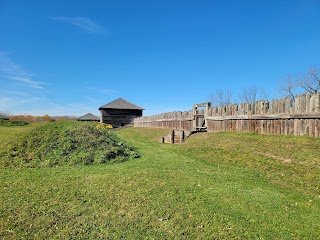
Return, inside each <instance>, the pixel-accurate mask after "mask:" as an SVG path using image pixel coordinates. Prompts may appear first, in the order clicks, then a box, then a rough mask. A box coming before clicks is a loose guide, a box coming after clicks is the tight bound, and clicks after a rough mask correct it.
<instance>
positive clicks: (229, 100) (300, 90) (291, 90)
mask: <svg viewBox="0 0 320 240" xmlns="http://www.w3.org/2000/svg"><path fill="white" fill-rule="evenodd" d="M277 90H279V91H280V92H281V94H282V96H281V97H284V98H290V99H292V100H295V97H296V96H297V95H298V94H307V93H309V94H310V95H313V94H315V93H318V92H319V91H320V68H319V67H318V66H313V67H310V68H309V69H308V70H307V72H306V73H303V74H296V75H287V76H286V77H285V78H283V79H282V80H281V81H280V84H279V86H278V89H277ZM208 98H209V100H210V102H211V106H212V107H221V106H226V105H230V104H237V103H239V102H248V103H253V102H255V101H257V100H268V99H269V92H268V91H267V90H266V89H265V88H263V87H258V86H257V85H252V86H249V87H246V88H242V89H241V91H240V94H239V95H238V96H234V94H233V93H232V91H231V90H229V89H216V90H215V91H214V92H212V93H211V94H210V95H209V96H208Z"/></svg>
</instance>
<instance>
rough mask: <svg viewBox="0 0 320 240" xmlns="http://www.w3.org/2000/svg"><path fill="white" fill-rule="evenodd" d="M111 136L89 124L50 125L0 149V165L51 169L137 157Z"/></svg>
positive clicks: (20, 137) (22, 136) (54, 123)
mask: <svg viewBox="0 0 320 240" xmlns="http://www.w3.org/2000/svg"><path fill="white" fill-rule="evenodd" d="M138 156H139V155H138V153H137V152H135V151H134V150H133V148H132V147H130V146H128V145H127V144H125V143H124V142H123V141H122V140H121V139H119V138H118V137H117V136H116V135H115V134H114V133H112V132H110V131H109V130H106V129H97V128H96V127H95V126H94V125H92V124H90V123H82V122H53V123H46V124H43V125H41V126H38V127H35V128H33V129H31V130H29V131H27V132H26V133H23V134H21V135H20V136H18V137H17V138H16V139H14V140H12V141H11V142H9V143H8V144H7V145H6V146H5V147H4V148H3V149H2V150H0V159H1V162H0V165H2V166H15V167H53V166H62V165H88V164H101V163H110V162H123V161H126V160H128V159H130V158H136V157H138Z"/></svg>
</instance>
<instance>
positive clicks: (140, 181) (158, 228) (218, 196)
mask: <svg viewBox="0 0 320 240" xmlns="http://www.w3.org/2000/svg"><path fill="white" fill-rule="evenodd" d="M167 132H168V131H167V130H161V129H144V128H127V129H122V130H120V131H116V134H117V135H118V136H119V137H121V138H122V139H125V140H126V141H127V142H128V143H129V144H130V145H133V146H135V147H136V148H138V150H139V152H140V154H141V157H140V158H138V159H136V160H135V161H127V162H124V163H121V164H115V165H90V166H73V167H59V168H40V169H6V168H2V169H0V181H1V186H2V187H1V188H0V194H1V196H2V197H1V199H0V206H1V214H0V238H14V239H16V238H32V239H44V238H86V239H97V238H105V239H107V238H109V239H118V238H125V239H141V238H153V239H232V238H235V239H259V238H260V239H318V237H319V236H320V193H319V173H320V172H319V161H320V160H319V157H318V153H319V147H320V139H315V138H306V137H288V136H268V135H256V134H250V133H249V134H247V133H199V134H195V135H192V136H191V137H190V138H189V139H188V140H187V142H185V143H184V144H181V145H171V144H161V143H159V142H158V140H159V139H160V137H161V136H164V135H166V134H167ZM0 134H1V133H0Z"/></svg>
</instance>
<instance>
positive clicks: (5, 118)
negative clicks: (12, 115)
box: [0, 115, 9, 120]
mask: <svg viewBox="0 0 320 240" xmlns="http://www.w3.org/2000/svg"><path fill="white" fill-rule="evenodd" d="M0 119H2V120H9V117H7V116H4V115H0Z"/></svg>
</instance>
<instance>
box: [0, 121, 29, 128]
mask: <svg viewBox="0 0 320 240" xmlns="http://www.w3.org/2000/svg"><path fill="white" fill-rule="evenodd" d="M28 124H29V123H28V122H27V121H24V120H14V119H13V120H3V119H0V126H7V127H15V126H25V125H28Z"/></svg>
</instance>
